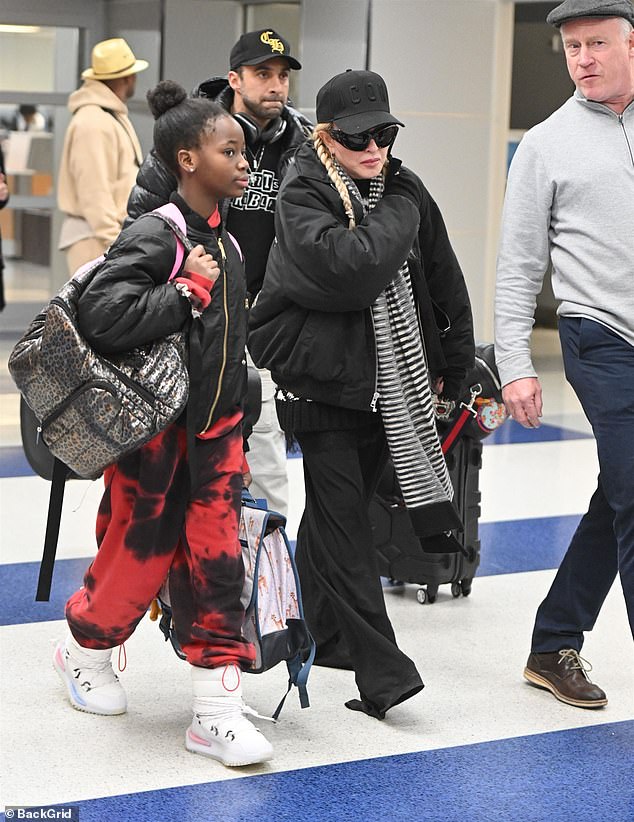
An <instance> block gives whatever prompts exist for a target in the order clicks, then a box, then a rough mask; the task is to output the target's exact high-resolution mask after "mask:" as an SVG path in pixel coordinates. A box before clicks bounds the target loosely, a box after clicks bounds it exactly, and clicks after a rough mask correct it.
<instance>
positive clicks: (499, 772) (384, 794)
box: [3, 722, 634, 822]
mask: <svg viewBox="0 0 634 822" xmlns="http://www.w3.org/2000/svg"><path fill="white" fill-rule="evenodd" d="M324 727H325V729H326V730H327V726H324ZM632 750H634V722H618V723H611V724H606V725H594V726H591V727H586V728H577V729H574V730H567V731H556V732H553V733H547V734H536V735H535V736H525V737H518V738H514V739H503V740H498V741H495V742H484V743H480V744H477V745H466V746H460V747H455V748H445V749H442V750H434V751H423V752H419V753H411V754H404V755H400V756H386V757H380V758H377V759H369V760H361V761H356V762H344V763H341V764H336V765H327V766H322V767H316V768H305V769H302V770H297V771H288V772H282V773H275V774H266V775H260V776H248V777H244V778H241V779H229V780H226V781H220V782H210V783H204V784H202V785H189V786H184V787H178V788H168V789H164V790H158V791H148V792H144V793H134V794H124V795H121V796H114V797H105V798H102V799H92V800H87V801H84V802H77V803H73V805H76V806H77V807H78V809H79V819H80V820H81V822H103V821H104V820H106V819H116V820H117V821H118V822H128V820H129V822H156V820H160V819H166V820H167V819H170V820H179V819H187V820H188V822H253V820H254V819H257V820H258V821H259V822H316V820H324V822H352V820H355V821H356V822H401V820H402V822H422V821H423V820H425V822H441V820H442V822H465V820H467V822H628V820H634V766H633V765H632ZM606 780H607V784H609V789H607V790H606ZM71 790H72V789H69V792H70V791H71ZM3 818H4V815H3Z"/></svg>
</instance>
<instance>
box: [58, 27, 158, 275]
mask: <svg viewBox="0 0 634 822" xmlns="http://www.w3.org/2000/svg"><path fill="white" fill-rule="evenodd" d="M147 67H148V62H147V60H137V59H136V57H135V56H134V54H133V53H132V49H131V48H130V46H129V45H128V44H127V43H126V41H125V40H123V39H122V38H121V37H115V38H113V39H110V40H103V41H102V42H100V43H97V44H96V46H95V47H94V48H93V50H92V61H91V66H90V68H87V69H86V70H85V71H83V72H82V75H81V76H82V79H83V83H82V85H81V87H80V88H79V89H77V90H76V91H74V92H73V93H72V94H71V95H70V97H69V99H68V108H69V110H70V112H71V114H72V119H71V122H70V125H69V127H68V129H67V131H66V135H65V138H64V147H63V150H62V160H61V165H60V170H59V180H58V189H57V192H58V193H57V200H58V205H59V208H60V209H61V211H63V212H64V214H65V219H64V221H63V223H62V228H61V234H60V242H59V248H60V249H62V250H64V251H65V252H66V258H67V261H68V270H69V273H70V274H73V273H74V272H75V271H76V270H77V268H78V267H79V266H80V265H83V264H84V263H86V262H88V261H89V260H92V259H94V258H95V257H98V256H99V255H100V254H103V253H104V251H105V250H106V249H107V248H108V246H110V244H111V243H112V242H113V241H114V240H115V239H116V237H117V236H118V234H119V232H120V231H121V227H122V224H123V220H124V218H125V216H126V203H127V200H128V195H129V193H130V189H131V188H132V186H133V185H134V181H135V178H136V173H137V170H138V168H139V165H140V163H141V161H142V159H143V155H142V151H141V145H140V143H139V139H138V137H137V135H136V132H135V130H134V127H133V125H132V123H131V122H130V120H129V118H128V107H127V105H126V103H127V101H128V100H129V99H130V98H131V97H132V96H133V94H134V91H135V87H136V75H137V74H138V72H140V71H143V70H144V69H146V68H147Z"/></svg>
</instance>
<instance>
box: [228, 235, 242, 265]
mask: <svg viewBox="0 0 634 822" xmlns="http://www.w3.org/2000/svg"><path fill="white" fill-rule="evenodd" d="M227 234H228V235H229V236H230V237H231V241H232V242H233V244H234V245H235V247H236V251H237V252H238V254H239V255H240V261H241V262H244V255H243V253H242V249H241V248H240V243H239V242H238V241H237V240H236V238H235V237H234V236H233V234H232V233H231V232H230V231H227Z"/></svg>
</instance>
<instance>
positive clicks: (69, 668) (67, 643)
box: [53, 634, 128, 716]
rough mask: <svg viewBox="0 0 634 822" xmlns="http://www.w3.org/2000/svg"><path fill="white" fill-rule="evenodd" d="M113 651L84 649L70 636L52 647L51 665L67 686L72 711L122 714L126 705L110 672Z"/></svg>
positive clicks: (119, 686) (116, 680)
mask: <svg viewBox="0 0 634 822" xmlns="http://www.w3.org/2000/svg"><path fill="white" fill-rule="evenodd" d="M111 656H112V649H111V648H107V649H106V650H105V651H95V650H93V649H92V648H83V647H82V646H81V645H79V643H78V642H77V641H76V640H75V638H74V637H73V636H72V634H69V635H68V637H67V638H66V639H65V640H64V639H62V640H60V642H58V643H57V647H56V648H55V655H54V656H53V665H54V666H55V670H56V671H57V673H58V674H59V677H60V679H61V680H62V682H63V683H64V685H65V686H66V690H67V691H68V696H69V697H70V702H71V705H72V706H73V708H77V710H78V711H85V712H86V713H89V714H102V715H104V716H112V715H114V714H124V713H125V712H126V710H127V707H128V703H127V699H126V695H125V691H124V690H123V686H122V685H121V683H120V682H119V677H118V676H117V675H116V674H115V672H114V671H113V669H112V663H111V661H110V658H111Z"/></svg>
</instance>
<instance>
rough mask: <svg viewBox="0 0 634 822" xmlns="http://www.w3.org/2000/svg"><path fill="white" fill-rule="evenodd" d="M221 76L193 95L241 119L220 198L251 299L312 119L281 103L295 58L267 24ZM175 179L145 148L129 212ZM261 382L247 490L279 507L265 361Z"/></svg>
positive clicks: (284, 478)
mask: <svg viewBox="0 0 634 822" xmlns="http://www.w3.org/2000/svg"><path fill="white" fill-rule="evenodd" d="M229 67H230V70H229V74H228V77H227V78H223V77H216V78H212V79H210V80H206V81H205V82H203V83H201V84H200V85H199V86H198V87H197V88H196V89H195V91H194V96H196V97H198V96H200V97H208V98H210V99H213V100H216V101H217V102H218V103H220V105H221V106H223V108H225V109H226V110H227V111H230V112H231V113H232V114H233V116H234V117H235V119H236V120H237V121H238V123H239V124H240V126H241V127H242V131H243V133H244V137H245V143H246V153H247V159H248V160H249V167H250V174H249V186H248V188H247V190H246V191H245V192H244V194H243V195H242V197H239V198H234V199H231V200H226V201H225V202H224V203H222V205H221V211H222V214H223V219H224V220H225V222H226V226H227V228H228V230H229V231H230V232H231V233H232V234H233V235H234V236H235V237H236V239H237V240H238V242H239V243H240V246H241V248H242V250H243V253H244V257H245V268H246V277H247V290H248V292H249V295H250V299H251V300H252V299H253V298H254V297H255V296H256V294H257V293H258V291H259V290H260V288H261V287H262V280H263V279H264V270H265V268H266V260H267V257H268V253H269V249H270V247H271V243H272V242H273V238H274V236H275V227H274V219H273V216H274V211H275V202H276V198H277V193H278V190H279V186H280V182H281V180H282V178H283V175H284V172H285V169H286V167H287V165H288V162H289V158H290V156H291V155H292V154H293V152H294V151H295V149H296V148H297V147H298V146H299V145H300V144H301V143H303V142H304V141H305V140H306V138H307V137H308V136H309V135H310V132H311V129H312V125H311V123H310V122H309V121H308V120H307V119H306V118H305V117H303V115H301V114H300V113H299V112H298V111H297V110H296V109H294V108H293V107H292V106H290V105H289V103H288V86H289V78H290V72H291V70H295V71H297V70H299V69H301V64H300V63H299V61H298V60H296V59H295V57H293V56H292V55H291V52H290V46H289V44H288V42H287V40H285V39H284V37H282V36H281V35H280V34H278V33H277V32H276V31H274V30H273V29H259V30H257V31H250V32H247V33H246V34H243V35H242V36H241V37H240V39H239V40H238V41H237V43H236V44H235V45H234V46H233V48H232V49H231V54H230V57H229ZM175 185H176V181H175V179H174V177H173V175H172V174H171V173H170V172H169V171H168V170H167V169H165V167H164V166H163V164H162V163H161V161H160V158H159V157H158V156H157V155H156V152H155V151H151V152H150V153H149V155H148V156H147V157H146V159H145V160H144V162H143V165H142V166H141V169H140V171H139V173H138V175H137V182H136V185H135V187H134V189H133V190H132V193H131V195H130V200H129V202H128V214H129V216H130V217H131V218H135V217H138V216H139V214H143V213H144V212H146V211H151V210H152V209H153V208H157V207H158V206H160V205H162V204H163V203H165V202H167V200H168V199H169V195H170V192H171V191H173V190H174V188H175ZM259 374H260V381H261V384H262V409H261V412H260V417H259V419H258V420H257V422H256V423H255V425H254V427H253V431H252V433H251V434H250V436H249V444H248V447H249V453H248V460H249V467H250V469H251V475H252V482H251V485H250V487H249V488H250V491H251V493H252V494H253V496H254V497H256V498H259V497H264V498H266V499H267V501H268V504H269V507H270V508H272V509H273V510H275V511H279V512H280V513H281V514H284V515H286V514H287V511H288V474H287V469H286V443H285V439H284V435H283V433H282V431H281V429H280V426H279V423H278V420H277V416H276V413H275V398H274V394H275V387H274V385H273V382H272V381H271V375H270V373H269V372H268V370H267V369H259Z"/></svg>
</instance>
